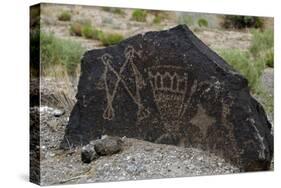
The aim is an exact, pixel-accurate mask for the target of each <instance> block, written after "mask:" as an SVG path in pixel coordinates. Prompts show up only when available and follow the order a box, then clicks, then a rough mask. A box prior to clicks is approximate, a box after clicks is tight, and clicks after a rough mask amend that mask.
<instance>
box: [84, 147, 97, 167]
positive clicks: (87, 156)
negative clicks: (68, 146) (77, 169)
mask: <svg viewBox="0 0 281 188" xmlns="http://www.w3.org/2000/svg"><path fill="white" fill-rule="evenodd" d="M98 158H99V155H98V154H97V153H96V151H95V147H94V145H92V144H88V145H86V146H83V147H82V150H81V160H82V162H83V163H91V162H92V161H93V160H95V159H98Z"/></svg>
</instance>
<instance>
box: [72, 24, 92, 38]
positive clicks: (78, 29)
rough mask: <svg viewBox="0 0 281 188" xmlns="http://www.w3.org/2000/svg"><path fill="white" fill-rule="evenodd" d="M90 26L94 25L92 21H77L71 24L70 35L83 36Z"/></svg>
mask: <svg viewBox="0 0 281 188" xmlns="http://www.w3.org/2000/svg"><path fill="white" fill-rule="evenodd" d="M90 25H92V24H91V21H90V20H77V21H75V22H73V23H71V25H70V28H69V31H70V34H71V35H74V36H82V35H83V33H82V30H83V28H84V27H87V26H90Z"/></svg>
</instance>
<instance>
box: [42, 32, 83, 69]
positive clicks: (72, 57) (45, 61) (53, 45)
mask: <svg viewBox="0 0 281 188" xmlns="http://www.w3.org/2000/svg"><path fill="white" fill-rule="evenodd" d="M40 46H41V49H40V57H41V65H42V67H43V68H45V69H46V68H49V67H52V66H55V65H62V66H64V67H65V68H66V70H67V71H68V73H70V74H72V73H74V72H75V70H76V68H77V65H78V64H79V63H80V58H81V56H82V54H83V53H84V51H85V49H84V48H83V47H82V46H81V44H80V43H77V42H74V41H72V40H67V39H60V38H57V37H55V36H54V35H53V34H50V33H42V32H41V34H40Z"/></svg>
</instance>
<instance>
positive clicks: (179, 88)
mask: <svg viewBox="0 0 281 188" xmlns="http://www.w3.org/2000/svg"><path fill="white" fill-rule="evenodd" d="M183 70H184V69H183V68H182V67H178V66H173V65H163V66H154V67H151V68H150V69H149V71H148V76H149V80H150V84H151V87H152V91H153V96H154V100H155V103H156V106H157V108H158V111H159V113H160V115H161V118H162V119H165V120H172V119H178V117H180V116H181V114H182V112H183V105H182V104H183V102H184V100H185V95H186V91H187V74H186V73H184V71H183Z"/></svg>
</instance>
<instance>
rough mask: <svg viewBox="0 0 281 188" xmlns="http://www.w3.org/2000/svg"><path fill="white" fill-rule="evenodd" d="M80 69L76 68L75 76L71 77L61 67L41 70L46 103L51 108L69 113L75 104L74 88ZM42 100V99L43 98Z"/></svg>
mask: <svg viewBox="0 0 281 188" xmlns="http://www.w3.org/2000/svg"><path fill="white" fill-rule="evenodd" d="M79 74H80V68H79V67H77V69H76V71H75V74H72V75H71V76H70V75H69V73H68V72H67V70H66V68H65V67H64V66H62V65H56V66H52V67H48V68H45V69H41V75H42V81H41V83H42V82H44V83H43V85H44V86H46V89H47V91H46V93H45V94H46V95H48V96H45V97H46V98H47V101H44V102H47V103H49V105H51V106H56V107H60V108H63V109H64V110H65V111H67V112H70V111H71V110H72V108H73V106H74V104H75V102H76V98H75V95H76V87H77V83H78V75H79ZM43 100H44V98H43Z"/></svg>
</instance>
